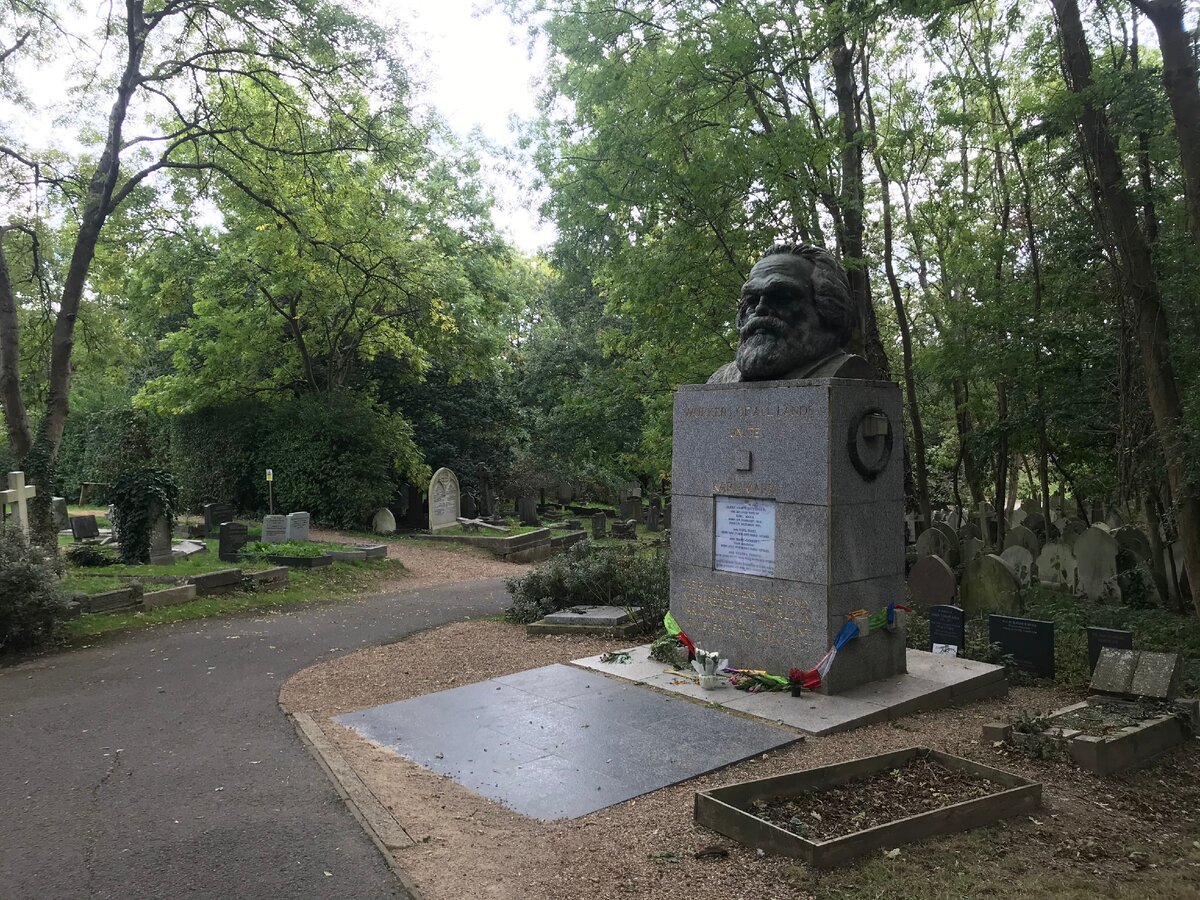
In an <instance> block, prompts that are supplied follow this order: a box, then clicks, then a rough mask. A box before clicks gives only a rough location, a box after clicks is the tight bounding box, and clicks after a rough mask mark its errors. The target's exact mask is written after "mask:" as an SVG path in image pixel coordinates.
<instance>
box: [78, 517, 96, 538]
mask: <svg viewBox="0 0 1200 900" xmlns="http://www.w3.org/2000/svg"><path fill="white" fill-rule="evenodd" d="M71 536H72V537H74V538H75V540H77V541H94V540H97V539H99V537H100V527H99V526H98V525H97V524H96V517H95V516H71Z"/></svg>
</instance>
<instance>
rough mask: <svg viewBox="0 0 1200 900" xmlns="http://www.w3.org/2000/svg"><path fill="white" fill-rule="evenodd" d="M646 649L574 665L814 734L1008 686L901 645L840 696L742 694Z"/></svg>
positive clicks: (969, 665) (996, 674) (982, 669)
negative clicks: (618, 659) (700, 680)
mask: <svg viewBox="0 0 1200 900" xmlns="http://www.w3.org/2000/svg"><path fill="white" fill-rule="evenodd" d="M649 647H650V645H649V644H646V645H643V646H641V647H633V648H631V649H629V650H627V651H626V652H627V653H628V654H629V662H628V663H623V664H622V663H604V662H601V661H600V657H599V656H591V657H588V658H586V659H577V660H575V662H574V665H577V666H581V667H583V668H586V669H592V670H594V671H597V672H605V673H607V674H609V675H615V676H617V677H618V678H624V679H628V680H630V681H633V682H637V683H639V684H645V685H649V686H650V687H654V688H658V689H659V690H662V691H667V692H670V693H673V694H679V695H681V696H683V697H688V698H691V699H694V700H700V701H703V702H705V703H711V704H715V705H716V706H719V707H722V708H725V709H730V710H736V711H737V712H740V713H745V714H746V715H750V716H754V717H756V718H761V719H764V720H766V721H769V722H777V723H781V724H784V725H789V726H791V727H792V728H798V729H800V730H801V731H806V732H808V733H809V734H814V735H820V734H831V733H833V732H836V731H848V730H849V729H851V728H861V727H862V726H864V725H872V724H874V723H876V722H885V721H888V720H890V719H898V718H900V717H901V716H904V715H907V714H908V713H911V712H916V711H917V710H922V709H937V708H939V707H942V706H949V705H950V704H951V703H956V702H958V701H960V700H963V701H966V700H976V699H981V698H983V697H988V696H997V695H1001V694H1003V693H1005V692H1006V691H1007V690H1008V683H1007V681H1006V680H1005V678H1004V668H1003V667H1002V666H993V665H989V664H987V663H981V662H976V661H975V660H970V659H958V658H957V657H952V656H935V655H934V654H932V653H926V652H925V651H923V650H908V651H907V664H908V673H907V674H906V675H894V676H891V677H889V678H881V679H879V680H878V681H870V682H867V683H866V684H861V685H858V686H857V687H854V688H851V689H850V690H847V691H844V692H843V693H840V694H817V693H809V692H806V693H805V694H804V695H803V696H802V697H793V696H792V695H791V694H790V693H788V692H786V691H781V692H770V693H761V694H748V693H746V692H745V691H739V690H737V689H735V688H732V687H730V686H729V685H728V684H726V683H725V682H724V679H722V683H721V684H720V685H719V686H718V687H716V688H715V689H713V690H710V691H706V690H703V689H701V687H700V685H699V684H697V683H696V680H695V679H693V678H691V677H690V675H689V674H688V673H684V672H677V671H675V670H672V669H671V668H670V667H669V666H665V665H663V664H662V663H660V662H657V661H655V660H653V659H650V653H649Z"/></svg>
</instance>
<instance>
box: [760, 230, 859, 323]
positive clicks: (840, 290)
mask: <svg viewBox="0 0 1200 900" xmlns="http://www.w3.org/2000/svg"><path fill="white" fill-rule="evenodd" d="M780 253H787V254H790V255H791V256H799V257H801V258H803V259H806V260H808V261H809V262H810V263H812V267H813V269H812V286H813V305H814V306H815V307H816V310H817V316H818V317H820V319H821V321H822V322H823V323H824V324H825V326H826V327H827V328H828V329H829V330H830V332H832V333H833V334H835V335H836V336H837V338H838V346H839V347H841V346H844V345H845V344H846V342H847V341H848V340H850V335H851V333H852V332H853V329H854V319H855V316H856V310H855V308H854V301H853V299H851V297H850V281H849V279H847V278H846V270H845V269H843V268H842V264H841V263H840V262H838V261H837V258H836V257H835V256H834V255H833V254H832V253H830V252H829V251H828V250H824V249H822V248H821V247H813V246H810V245H808V244H776V245H775V246H773V247H772V248H771V249H770V250H768V251H767V252H766V253H764V254H763V259H766V258H767V257H768V256H775V255H777V254H780Z"/></svg>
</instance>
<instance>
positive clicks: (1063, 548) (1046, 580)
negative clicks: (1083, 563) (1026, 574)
mask: <svg viewBox="0 0 1200 900" xmlns="http://www.w3.org/2000/svg"><path fill="white" fill-rule="evenodd" d="M1075 569H1076V565H1075V554H1074V553H1072V552H1071V548H1070V547H1068V546H1067V545H1066V544H1060V543H1057V542H1051V543H1049V544H1047V545H1046V546H1045V547H1043V548H1042V552H1041V553H1039V554H1038V559H1037V576H1038V581H1040V582H1042V584H1055V585H1061V586H1062V587H1065V588H1066V589H1067V590H1069V591H1072V592H1074V590H1075V580H1076V579H1075Z"/></svg>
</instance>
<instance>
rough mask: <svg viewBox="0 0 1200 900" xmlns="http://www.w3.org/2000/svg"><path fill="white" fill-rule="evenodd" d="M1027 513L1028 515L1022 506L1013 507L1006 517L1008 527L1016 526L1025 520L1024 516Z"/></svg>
mask: <svg viewBox="0 0 1200 900" xmlns="http://www.w3.org/2000/svg"><path fill="white" fill-rule="evenodd" d="M1027 515H1029V514H1028V513H1027V512H1026V511H1025V510H1024V509H1023V508H1022V507H1017V508H1016V509H1014V510H1013V511H1012V514H1011V515H1010V516H1009V517H1008V527H1009V528H1016V527H1017V526H1018V525H1020V524H1021V523H1022V522H1024V521H1025V517H1026V516H1027Z"/></svg>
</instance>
